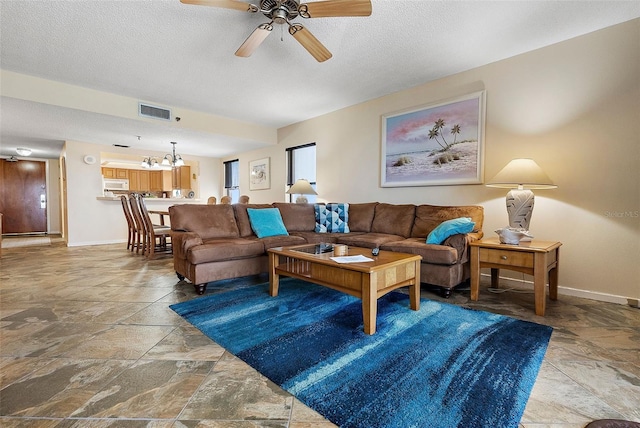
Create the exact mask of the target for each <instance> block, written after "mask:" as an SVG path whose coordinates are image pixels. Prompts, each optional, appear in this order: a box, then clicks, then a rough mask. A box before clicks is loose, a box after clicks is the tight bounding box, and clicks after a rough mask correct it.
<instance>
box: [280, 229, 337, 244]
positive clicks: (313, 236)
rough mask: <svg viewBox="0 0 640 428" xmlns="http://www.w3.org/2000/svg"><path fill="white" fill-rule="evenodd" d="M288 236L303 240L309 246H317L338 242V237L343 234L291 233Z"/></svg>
mask: <svg viewBox="0 0 640 428" xmlns="http://www.w3.org/2000/svg"><path fill="white" fill-rule="evenodd" d="M289 235H293V236H299V237H301V238H304V240H305V241H306V242H307V243H309V244H319V243H321V242H330V243H335V242H338V237H339V236H342V235H344V233H316V232H291V233H290V234H289Z"/></svg>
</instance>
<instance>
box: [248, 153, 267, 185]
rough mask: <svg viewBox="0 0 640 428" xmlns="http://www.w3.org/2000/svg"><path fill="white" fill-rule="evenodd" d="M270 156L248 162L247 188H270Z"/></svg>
mask: <svg viewBox="0 0 640 428" xmlns="http://www.w3.org/2000/svg"><path fill="white" fill-rule="evenodd" d="M269 164H270V158H263V159H258V160H254V161H251V162H249V190H266V189H270V188H271V171H270V165H269Z"/></svg>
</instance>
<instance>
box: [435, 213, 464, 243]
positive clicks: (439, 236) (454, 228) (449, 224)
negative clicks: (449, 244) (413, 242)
mask: <svg viewBox="0 0 640 428" xmlns="http://www.w3.org/2000/svg"><path fill="white" fill-rule="evenodd" d="M474 227H475V223H474V222H472V221H471V217H459V218H454V219H451V220H445V221H443V222H442V223H440V224H439V225H438V226H436V228H435V229H433V230H432V231H431V232H429V235H428V236H427V244H438V245H439V244H442V243H443V242H444V240H445V239H447V238H448V237H450V236H453V235H457V234H459V233H460V234H466V233H470V232H472V231H473V229H474Z"/></svg>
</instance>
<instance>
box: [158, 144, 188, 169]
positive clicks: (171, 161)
mask: <svg viewBox="0 0 640 428" xmlns="http://www.w3.org/2000/svg"><path fill="white" fill-rule="evenodd" d="M171 144H173V154H171V153H168V154H166V155H164V158H162V165H165V166H169V165H171V166H174V167H176V166H182V165H184V161H183V160H182V156H180V155H177V154H176V144H178V143H176V142H175V141H172V142H171Z"/></svg>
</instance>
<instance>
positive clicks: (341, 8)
mask: <svg viewBox="0 0 640 428" xmlns="http://www.w3.org/2000/svg"><path fill="white" fill-rule="evenodd" d="M298 12H299V13H300V16H302V17H303V18H328V17H337V16H369V15H371V0H326V1H315V2H311V3H304V4H301V5H300V7H299V8H298Z"/></svg>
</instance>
